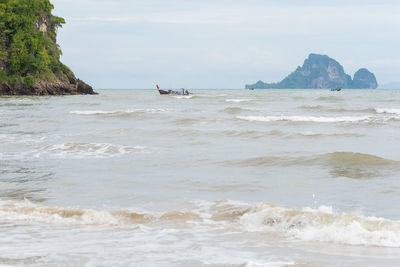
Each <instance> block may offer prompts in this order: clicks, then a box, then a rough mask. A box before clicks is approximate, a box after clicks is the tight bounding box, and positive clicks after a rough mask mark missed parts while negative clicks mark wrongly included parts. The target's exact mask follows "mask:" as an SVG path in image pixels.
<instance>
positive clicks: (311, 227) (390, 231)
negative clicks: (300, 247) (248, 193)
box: [240, 203, 400, 248]
mask: <svg viewBox="0 0 400 267" xmlns="http://www.w3.org/2000/svg"><path fill="white" fill-rule="evenodd" d="M240 222H241V224H242V225H243V227H244V228H245V229H246V230H248V231H261V232H263V231H272V232H279V233H281V234H284V235H285V236H287V237H289V238H290V237H292V238H296V239H301V240H306V241H323V242H332V243H339V244H347V245H363V246H381V247H395V248H398V247H400V222H398V221H389V220H385V219H382V218H375V217H364V216H360V215H355V214H337V213H335V212H333V209H332V208H331V207H325V206H322V207H320V208H319V209H311V208H305V209H303V210H295V209H290V208H284V207H279V206H274V205H271V204H267V203H262V204H260V205H258V206H256V207H254V208H253V209H252V210H251V211H250V212H248V213H246V214H244V215H243V216H242V217H241V218H240Z"/></svg>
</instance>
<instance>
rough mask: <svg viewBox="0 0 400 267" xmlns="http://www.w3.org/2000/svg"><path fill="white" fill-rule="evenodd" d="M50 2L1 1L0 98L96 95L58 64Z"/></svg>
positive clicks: (55, 25)
mask: <svg viewBox="0 0 400 267" xmlns="http://www.w3.org/2000/svg"><path fill="white" fill-rule="evenodd" d="M53 8H54V6H53V5H52V4H51V3H50V1H49V0H0V95H67V94H95V92H94V91H93V88H92V87H91V86H90V85H88V84H86V83H85V82H83V81H81V80H79V79H76V77H75V75H74V73H73V72H72V71H71V70H70V69H69V68H68V67H67V66H65V65H64V64H62V63H61V62H60V55H61V49H60V47H59V46H58V45H57V42H56V38H57V29H58V28H60V27H61V26H62V24H64V23H65V21H64V19H63V18H60V17H56V16H53V15H52V14H51V11H52V10H53Z"/></svg>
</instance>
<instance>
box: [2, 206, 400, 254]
mask: <svg viewBox="0 0 400 267" xmlns="http://www.w3.org/2000/svg"><path fill="white" fill-rule="evenodd" d="M195 204H196V205H197V209H196V208H195V209H192V210H191V211H185V210H182V211H172V212H166V213H149V212H136V211H130V210H120V211H105V210H93V209H79V208H69V207H56V206H44V205H37V204H33V203H31V202H29V201H25V202H17V201H0V222H19V223H20V222H25V223H27V224H37V223H45V224H54V225H75V226H110V227H128V228H130V227H137V226H138V225H147V226H149V227H157V226H160V225H161V226H165V224H166V223H168V224H169V225H170V226H172V227H174V226H176V227H178V228H180V227H181V226H180V225H181V224H182V223H187V224H188V225H192V226H193V227H197V226H198V225H199V224H201V225H203V226H206V227H217V228H221V227H223V228H225V229H228V230H229V231H231V230H232V229H235V231H249V232H268V233H276V234H279V235H282V236H285V237H286V238H295V239H300V240H306V241H323V242H332V243H340V244H348V245H365V246H382V247H400V222H398V221H390V220H386V219H383V218H375V217H364V216H361V215H357V214H350V213H343V214H339V213H335V212H334V211H333V209H332V207H326V206H321V207H319V208H318V209H312V208H304V209H301V210H299V209H292V208H287V207H280V206H276V205H273V204H270V203H259V204H246V203H238V202H233V201H226V200H223V201H213V202H208V201H204V202H198V203H195ZM160 223H161V224H160Z"/></svg>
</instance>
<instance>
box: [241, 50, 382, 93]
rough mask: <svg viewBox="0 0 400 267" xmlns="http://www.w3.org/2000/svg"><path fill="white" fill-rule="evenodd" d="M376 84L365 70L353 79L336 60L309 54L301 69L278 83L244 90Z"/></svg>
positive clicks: (346, 86)
mask: <svg viewBox="0 0 400 267" xmlns="http://www.w3.org/2000/svg"><path fill="white" fill-rule="evenodd" d="M377 87H378V83H377V81H376V78H375V75H374V74H373V73H371V72H369V71H368V70H367V69H360V70H359V71H357V73H356V74H355V75H354V79H352V78H351V77H350V75H348V74H346V73H345V72H344V69H343V66H342V65H340V64H339V62H337V61H336V60H334V59H332V58H330V57H328V56H326V55H317V54H310V55H309V57H308V58H307V59H306V60H305V61H304V64H303V66H302V67H300V66H299V67H297V69H296V70H295V71H294V72H292V73H291V74H289V76H287V77H286V78H285V79H283V80H282V81H281V82H278V83H264V82H263V81H258V82H257V83H255V84H250V85H246V88H258V89H268V88H270V89H274V88H276V89H295V88H299V89H326V88H373V89H376V88H377Z"/></svg>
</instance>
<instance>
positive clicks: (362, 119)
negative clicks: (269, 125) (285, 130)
mask: <svg viewBox="0 0 400 267" xmlns="http://www.w3.org/2000/svg"><path fill="white" fill-rule="evenodd" d="M237 118H238V119H241V120H246V121H260V122H277V121H289V122H325V123H332V122H369V121H371V120H373V119H374V117H370V116H360V117H350V116H346V117H315V116H237Z"/></svg>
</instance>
